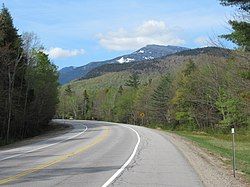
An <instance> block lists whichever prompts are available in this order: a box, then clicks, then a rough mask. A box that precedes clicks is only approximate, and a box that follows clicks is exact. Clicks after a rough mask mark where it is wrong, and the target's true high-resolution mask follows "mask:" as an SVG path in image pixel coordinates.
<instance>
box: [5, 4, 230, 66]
mask: <svg viewBox="0 0 250 187" xmlns="http://www.w3.org/2000/svg"><path fill="white" fill-rule="evenodd" d="M1 1H2V2H4V3H5V6H6V7H7V8H9V10H10V12H11V14H12V17H13V19H14V24H15V26H16V27H17V28H18V29H19V33H20V34H21V33H23V32H26V31H27V32H34V33H36V34H37V35H38V37H39V38H40V40H41V42H42V43H43V44H44V46H45V47H46V51H47V52H48V53H49V54H50V58H51V59H52V60H53V62H54V63H55V64H56V65H57V66H58V67H59V68H62V67H66V66H81V65H84V64H86V63H88V62H92V61H99V60H106V59H111V58H113V57H116V56H118V55H123V54H126V53H130V52H132V51H134V50H136V49H138V48H140V47H143V46H145V45H147V44H160V45H180V46H185V47H190V48H195V47H202V46H207V45H210V42H209V41H210V40H209V38H214V37H215V36H217V35H220V34H223V33H228V32H229V26H228V25H227V20H228V19H229V18H231V17H232V16H233V12H234V9H233V8H231V7H223V6H221V5H220V4H219V1H218V0H188V1H187V0H174V1H173V0H53V1H52V0H1Z"/></svg>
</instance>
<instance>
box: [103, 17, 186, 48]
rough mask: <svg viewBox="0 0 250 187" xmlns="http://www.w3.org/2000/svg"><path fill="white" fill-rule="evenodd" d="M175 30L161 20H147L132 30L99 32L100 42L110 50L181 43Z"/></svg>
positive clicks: (182, 42) (182, 41)
mask: <svg viewBox="0 0 250 187" xmlns="http://www.w3.org/2000/svg"><path fill="white" fill-rule="evenodd" d="M175 32H176V30H174V29H171V28H169V27H167V26H166V24H165V22H163V21H156V20H148V21H146V22H144V23H143V24H142V25H139V26H138V27H136V28H134V29H133V30H129V31H128V30H125V29H119V30H118V31H116V32H109V33H107V34H106V35H104V34H99V36H98V38H99V42H100V44H101V45H102V46H103V47H105V48H107V49H110V50H116V51H122V50H135V49H138V48H140V47H143V46H145V45H148V44H158V45H181V44H184V43H185V41H184V40H182V39H180V38H179V37H177V35H176V34H175Z"/></svg>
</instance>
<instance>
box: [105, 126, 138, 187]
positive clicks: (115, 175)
mask: <svg viewBox="0 0 250 187" xmlns="http://www.w3.org/2000/svg"><path fill="white" fill-rule="evenodd" d="M121 126H123V125H121ZM123 127H125V128H129V129H131V130H132V131H134V132H135V134H136V136H137V143H136V145H135V148H134V150H133V152H132V154H131V155H130V157H129V159H128V160H127V161H126V162H125V163H124V164H123V166H122V167H121V168H120V169H118V170H117V171H116V172H115V173H114V174H113V175H112V177H110V178H109V179H108V180H107V182H105V183H104V184H103V185H102V187H107V186H108V185H110V184H111V183H112V182H113V181H114V180H115V179H116V178H117V177H118V176H119V175H120V174H121V172H122V171H123V170H124V169H125V168H126V167H127V166H128V165H129V163H130V162H131V161H132V159H133V158H134V156H135V154H136V151H137V149H138V147H139V144H140V141H141V138H140V135H139V134H138V132H137V131H136V130H134V129H133V128H131V127H126V126H123Z"/></svg>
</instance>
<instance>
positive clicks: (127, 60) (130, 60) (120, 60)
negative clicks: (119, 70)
mask: <svg viewBox="0 0 250 187" xmlns="http://www.w3.org/2000/svg"><path fill="white" fill-rule="evenodd" d="M134 60H135V59H133V58H124V57H122V58H120V59H119V60H116V61H117V62H119V63H120V64H122V63H128V62H132V61H134Z"/></svg>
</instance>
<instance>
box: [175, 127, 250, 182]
mask: <svg viewBox="0 0 250 187" xmlns="http://www.w3.org/2000/svg"><path fill="white" fill-rule="evenodd" d="M173 132H174V133H176V134H178V135H180V136H183V137H185V138H187V139H189V140H192V141H193V142H196V143H197V144H198V145H199V146H200V147H202V148H205V149H207V150H208V151H210V152H211V153H214V154H216V155H219V156H220V157H222V161H223V162H224V163H226V164H228V165H230V164H232V135H231V134H210V133H209V134H208V133H204V132H188V131H173ZM235 138H236V139H235V140H236V168H237V170H238V171H240V172H242V173H244V174H245V176H246V179H247V180H248V182H250V130H249V129H248V130H246V131H245V132H244V133H240V134H236V136H235Z"/></svg>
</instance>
